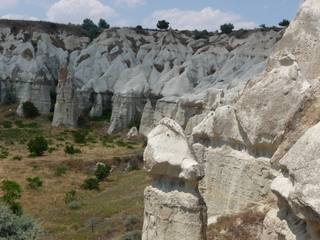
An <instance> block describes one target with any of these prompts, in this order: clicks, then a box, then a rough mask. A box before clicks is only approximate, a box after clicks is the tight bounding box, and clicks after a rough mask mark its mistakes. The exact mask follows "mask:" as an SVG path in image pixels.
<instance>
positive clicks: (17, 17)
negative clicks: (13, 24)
mask: <svg viewBox="0 0 320 240" xmlns="http://www.w3.org/2000/svg"><path fill="white" fill-rule="evenodd" d="M1 19H11V20H32V21H38V20H39V19H38V18H36V17H28V16H25V15H21V14H6V15H4V16H2V17H1Z"/></svg>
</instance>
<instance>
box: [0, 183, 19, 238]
mask: <svg viewBox="0 0 320 240" xmlns="http://www.w3.org/2000/svg"><path fill="white" fill-rule="evenodd" d="M0 189H1V190H2V191H3V193H4V194H3V196H2V197H1V198H0V199H1V200H2V201H3V202H5V203H6V204H8V206H9V208H10V209H11V211H12V212H13V213H14V214H16V215H21V214H22V208H21V205H20V203H16V202H15V200H16V199H20V198H21V195H20V193H21V191H22V190H21V186H20V185H19V183H16V182H14V181H11V180H3V181H2V185H1V186H0ZM0 219H1V218H0ZM0 228H1V225H0ZM0 233H1V231H0Z"/></svg>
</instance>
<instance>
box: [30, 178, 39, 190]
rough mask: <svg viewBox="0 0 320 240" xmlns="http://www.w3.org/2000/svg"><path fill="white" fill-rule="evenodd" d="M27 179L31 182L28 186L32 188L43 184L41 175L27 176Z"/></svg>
mask: <svg viewBox="0 0 320 240" xmlns="http://www.w3.org/2000/svg"><path fill="white" fill-rule="evenodd" d="M27 181H28V182H29V184H28V186H29V187H31V188H32V189H37V188H38V187H41V186H42V181H41V180H40V178H39V177H34V178H27Z"/></svg>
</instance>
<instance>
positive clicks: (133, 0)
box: [0, 0, 303, 31]
mask: <svg viewBox="0 0 320 240" xmlns="http://www.w3.org/2000/svg"><path fill="white" fill-rule="evenodd" d="M302 2H303V0H161V1H159V0H0V18H3V19H23V20H41V21H50V22H56V23H66V24H67V23H73V24H81V23H82V22H83V20H84V19H85V18H90V19H91V20H93V22H95V23H98V21H99V19H101V18H102V19H104V20H106V21H107V22H108V23H109V24H110V26H111V27H135V26H137V25H141V26H142V27H143V28H151V29H155V28H156V24H157V22H158V21H159V20H166V21H167V22H169V23H170V27H171V28H173V29H179V30H195V29H197V30H204V29H206V30H208V31H215V30H219V29H220V25H222V24H225V23H232V24H233V25H234V26H235V29H240V28H244V29H253V28H256V27H259V25H261V24H265V25H266V26H267V27H269V26H270V27H271V26H278V23H279V22H280V21H282V20H283V19H287V20H289V21H291V20H292V19H293V18H294V16H295V14H296V12H297V11H298V9H299V7H300V5H301V4H302Z"/></svg>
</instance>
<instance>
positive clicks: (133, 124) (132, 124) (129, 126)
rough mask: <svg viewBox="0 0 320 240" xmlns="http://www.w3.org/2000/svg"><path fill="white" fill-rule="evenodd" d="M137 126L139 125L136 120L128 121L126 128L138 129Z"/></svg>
mask: <svg viewBox="0 0 320 240" xmlns="http://www.w3.org/2000/svg"><path fill="white" fill-rule="evenodd" d="M139 126H140V124H139V123H136V122H130V123H128V124H127V127H128V128H133V127H136V128H137V129H139Z"/></svg>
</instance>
